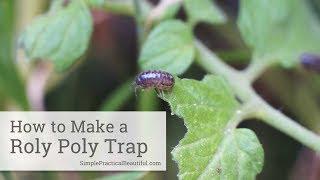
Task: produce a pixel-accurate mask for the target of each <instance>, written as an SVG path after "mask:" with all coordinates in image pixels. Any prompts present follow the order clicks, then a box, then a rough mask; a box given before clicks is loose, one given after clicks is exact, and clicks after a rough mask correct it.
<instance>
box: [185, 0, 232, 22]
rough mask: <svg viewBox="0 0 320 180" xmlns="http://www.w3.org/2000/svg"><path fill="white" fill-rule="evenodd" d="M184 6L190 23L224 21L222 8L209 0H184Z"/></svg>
mask: <svg viewBox="0 0 320 180" xmlns="http://www.w3.org/2000/svg"><path fill="white" fill-rule="evenodd" d="M184 7H185V10H186V12H187V15H188V18H189V21H190V22H191V23H192V24H195V23H197V22H206V23H210V24H218V23H225V22H226V21H227V17H226V15H225V14H224V12H223V11H222V10H220V9H219V7H218V6H217V5H216V4H215V3H214V1H210V0H197V1H195V0H184Z"/></svg>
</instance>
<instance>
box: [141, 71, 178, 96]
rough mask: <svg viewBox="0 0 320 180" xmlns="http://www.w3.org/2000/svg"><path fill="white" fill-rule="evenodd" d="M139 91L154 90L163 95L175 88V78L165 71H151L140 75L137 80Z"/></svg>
mask: <svg viewBox="0 0 320 180" xmlns="http://www.w3.org/2000/svg"><path fill="white" fill-rule="evenodd" d="M135 85H136V90H137V89H150V88H154V89H155V90H156V91H157V93H158V94H159V93H160V94H161V93H162V92H163V91H170V90H171V89H172V87H173V86H174V77H173V76H172V75H171V74H170V73H168V72H165V71H161V70H149V71H144V72H142V73H140V74H139V75H138V76H137V77H136V80H135Z"/></svg>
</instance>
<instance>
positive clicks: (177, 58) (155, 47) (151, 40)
mask: <svg viewBox="0 0 320 180" xmlns="http://www.w3.org/2000/svg"><path fill="white" fill-rule="evenodd" d="M194 54H195V49H194V45H193V36H192V32H191V29H190V28H189V27H188V26H187V25H186V24H184V23H183V22H182V21H179V20H168V21H164V22H162V23H160V24H159V25H157V26H156V27H155V29H154V30H153V31H152V32H151V33H150V35H149V36H148V38H147V40H146V42H145V43H144V44H143V47H142V51H141V54H140V58H139V64H140V67H141V68H142V69H143V70H164V71H167V72H170V73H172V74H176V75H179V74H182V73H184V72H185V71H186V70H187V69H188V67H189V66H190V65H191V63H192V61H193V58H194Z"/></svg>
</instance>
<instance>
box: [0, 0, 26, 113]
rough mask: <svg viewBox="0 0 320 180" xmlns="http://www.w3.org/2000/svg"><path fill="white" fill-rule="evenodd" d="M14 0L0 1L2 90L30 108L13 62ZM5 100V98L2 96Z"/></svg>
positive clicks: (0, 70) (0, 76) (0, 79)
mask: <svg viewBox="0 0 320 180" xmlns="http://www.w3.org/2000/svg"><path fill="white" fill-rule="evenodd" d="M13 13H14V1H1V2H0V22H1V23H3V25H2V26H0V91H1V93H2V94H5V95H7V96H10V98H12V99H14V100H15V102H16V103H17V104H19V105H20V106H21V108H23V109H24V110H27V109H28V106H29V105H28V102H27V98H26V93H25V88H24V84H23V82H22V80H21V78H20V75H19V74H18V71H17V69H16V67H15V64H14V62H13V50H12V49H13V46H12V41H13V39H12V37H13V32H14V30H13V26H14V25H13V22H14V17H13ZM2 100H3V98H2Z"/></svg>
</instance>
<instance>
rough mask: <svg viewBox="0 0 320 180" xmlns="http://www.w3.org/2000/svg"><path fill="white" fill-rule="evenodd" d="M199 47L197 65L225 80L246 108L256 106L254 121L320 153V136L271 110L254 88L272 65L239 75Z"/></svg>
mask: <svg viewBox="0 0 320 180" xmlns="http://www.w3.org/2000/svg"><path fill="white" fill-rule="evenodd" d="M195 45H196V48H197V50H198V58H197V62H198V63H199V64H200V66H202V67H203V68H204V69H205V70H207V71H208V72H210V73H215V74H218V75H220V76H223V77H224V78H225V79H226V80H227V81H228V83H229V84H230V86H231V87H232V89H233V92H234V93H235V95H236V96H238V97H239V98H240V99H241V101H242V102H243V104H244V105H245V104H248V103H251V104H256V105H255V106H251V107H252V109H250V111H251V112H254V113H252V114H253V116H252V117H256V118H259V119H261V120H262V121H264V122H265V123H267V124H269V125H271V126H272V127H275V128H276V129H278V130H280V131H282V132H284V133H285V134H287V135H289V136H291V137H292V138H294V139H296V140H298V141H299V142H301V143H302V144H304V145H306V146H308V147H309V148H311V149H313V150H315V151H318V152H320V137H319V136H317V135H316V134H314V133H313V132H312V131H309V130H308V129H306V128H304V127H303V126H301V125H299V124H298V123H296V122H295V121H294V120H292V119H290V118H289V117H287V116H285V115H284V114H282V113H281V112H279V111H278V110H276V109H274V108H273V107H271V106H270V105H269V104H267V103H266V102H265V101H264V100H263V99H262V98H261V97H260V96H259V95H257V94H256V92H255V91H254V90H253V88H252V87H251V82H252V81H253V80H254V79H256V77H258V76H259V75H260V74H261V73H262V72H263V71H264V70H265V69H266V68H267V67H269V65H268V64H252V65H250V66H249V68H248V69H247V70H245V71H244V72H242V71H238V70H236V69H233V68H232V67H230V66H228V65H227V64H225V63H224V62H223V61H222V60H221V59H220V58H219V57H217V56H216V55H215V54H214V53H213V52H212V51H211V50H209V49H208V48H207V47H205V46H204V45H203V44H202V43H201V42H200V41H198V40H195ZM255 63H256V62H255Z"/></svg>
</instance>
